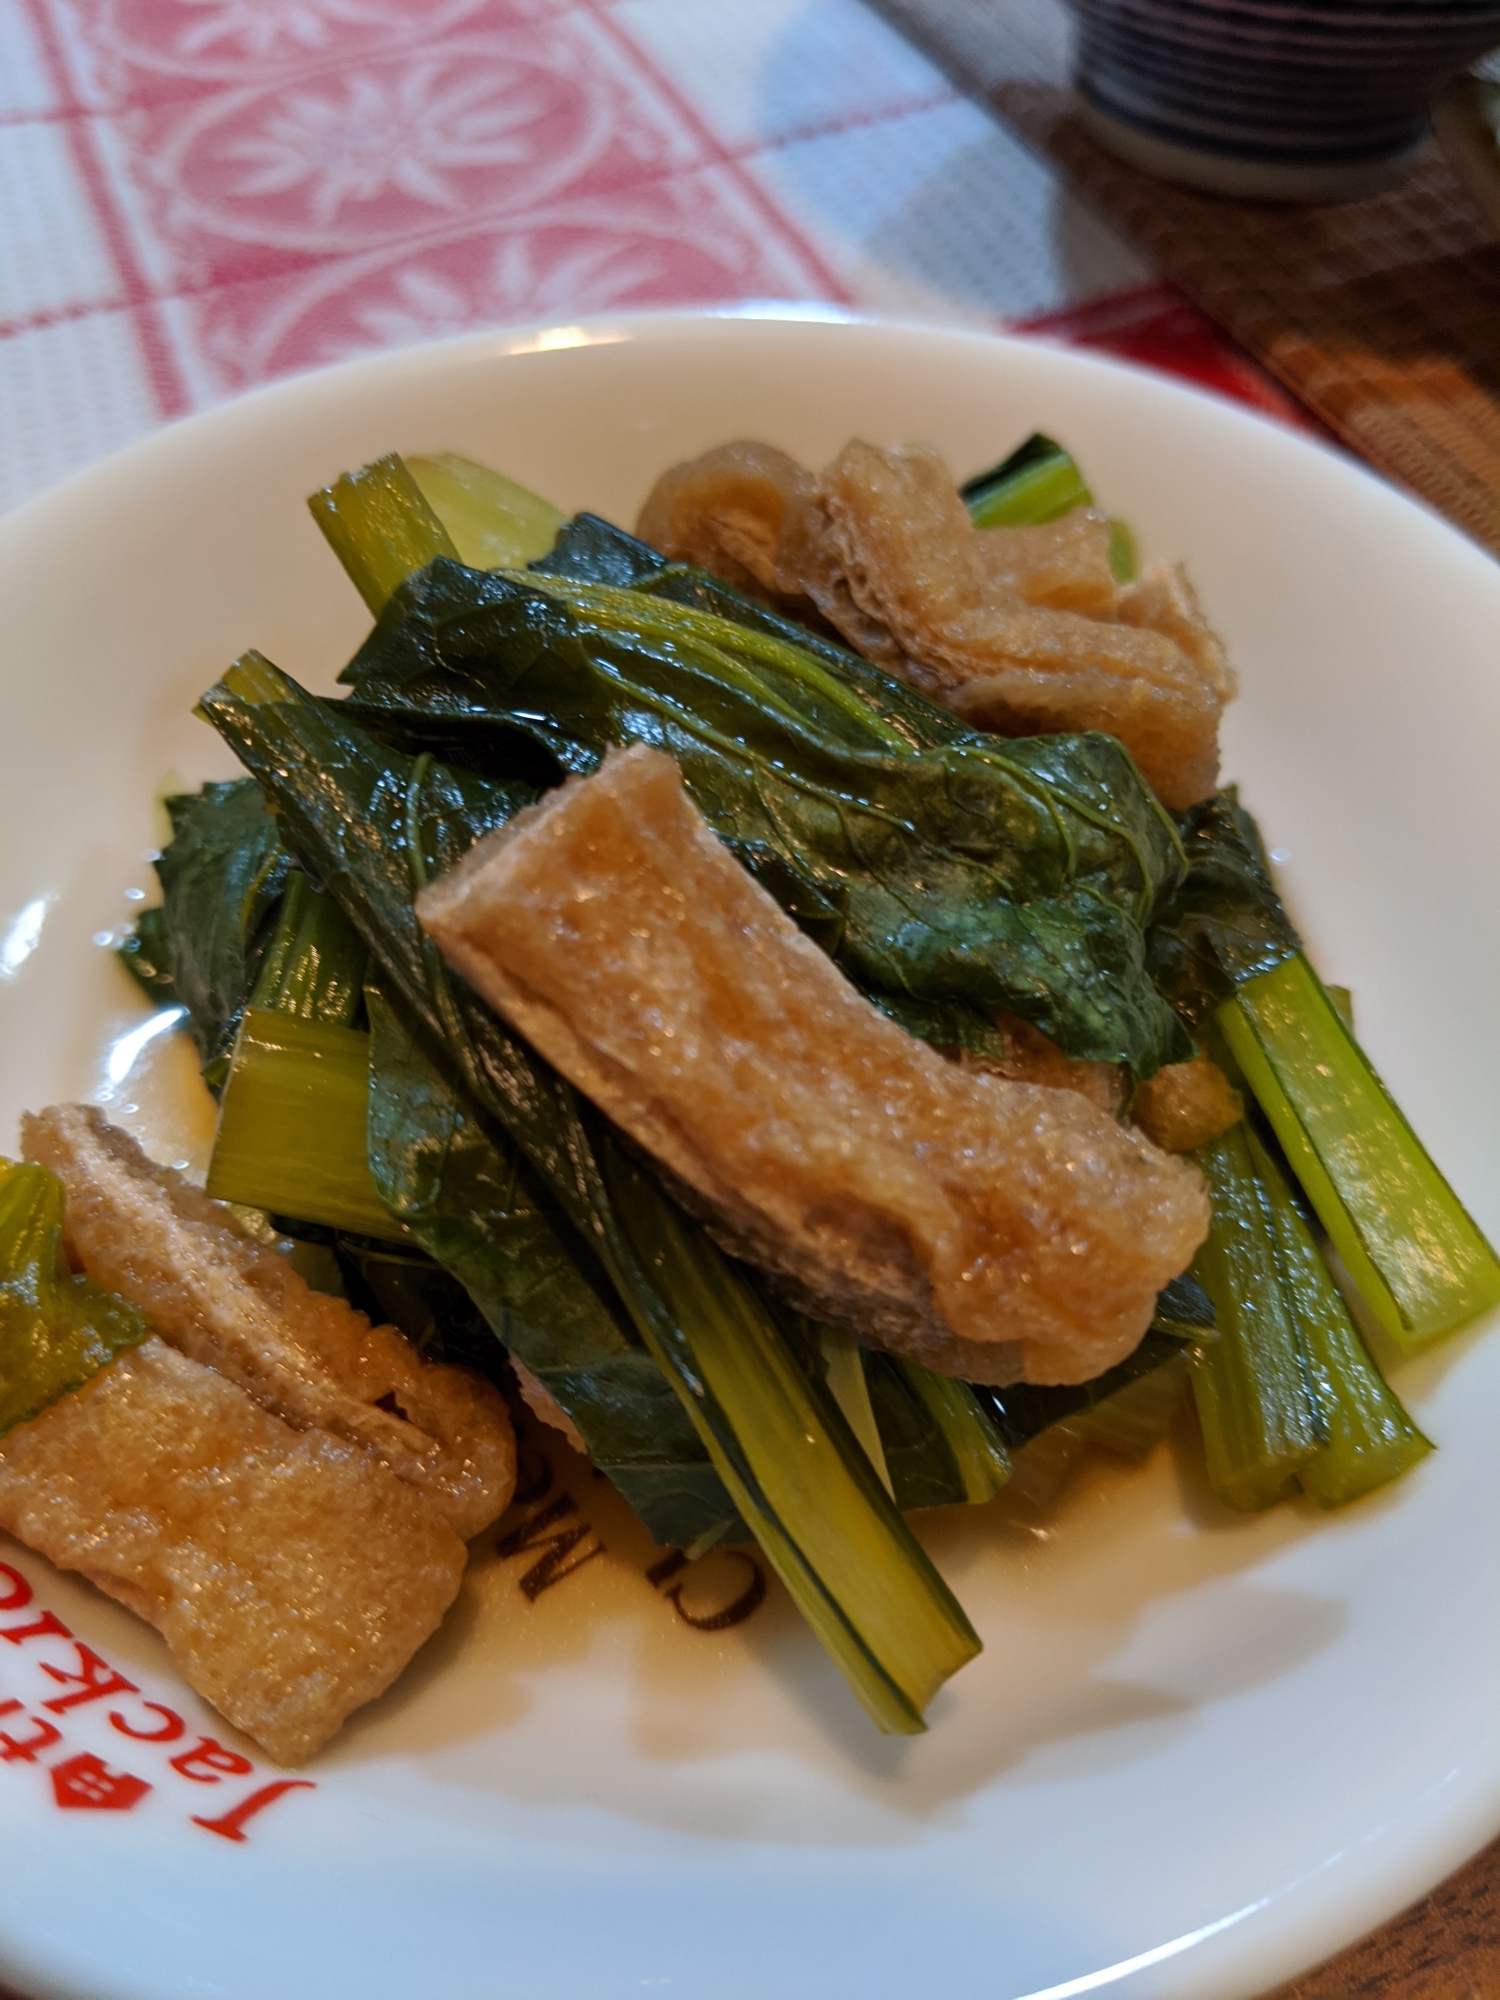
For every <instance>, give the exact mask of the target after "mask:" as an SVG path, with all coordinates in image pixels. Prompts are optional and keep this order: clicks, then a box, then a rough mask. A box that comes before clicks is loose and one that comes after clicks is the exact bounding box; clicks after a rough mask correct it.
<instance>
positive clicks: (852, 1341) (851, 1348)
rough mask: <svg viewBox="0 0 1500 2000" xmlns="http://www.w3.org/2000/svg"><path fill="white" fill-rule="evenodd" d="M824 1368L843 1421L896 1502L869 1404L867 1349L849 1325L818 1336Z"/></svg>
mask: <svg viewBox="0 0 1500 2000" xmlns="http://www.w3.org/2000/svg"><path fill="white" fill-rule="evenodd" d="M818 1340H819V1345H820V1346H821V1348H822V1350H823V1365H824V1368H825V1369H826V1370H827V1374H828V1393H829V1395H830V1396H832V1398H833V1400H834V1401H835V1402H836V1403H837V1404H838V1406H839V1408H840V1409H841V1410H842V1411H843V1413H844V1422H845V1423H846V1424H847V1425H848V1426H849V1428H850V1430H851V1431H853V1433H854V1435H855V1437H857V1438H858V1440H859V1442H860V1446H861V1448H862V1449H863V1451H864V1454H865V1457H866V1458H867V1459H868V1460H869V1461H870V1463H871V1465H873V1466H874V1468H875V1471H876V1474H877V1475H878V1477H879V1479H880V1483H881V1485H882V1486H883V1487H884V1488H885V1490H886V1492H887V1493H889V1494H890V1496H891V1498H892V1499H893V1500H894V1499H895V1497H896V1489H895V1487H894V1486H893V1485H892V1484H891V1470H890V1467H889V1466H888V1465H887V1464H886V1462H885V1447H884V1445H883V1444H882V1443H881V1442H880V1429H879V1426H878V1425H877V1424H876V1422H875V1410H874V1407H873V1405H872V1404H871V1402H870V1385H869V1383H868V1382H866V1380H865V1357H864V1350H863V1349H862V1348H861V1346H860V1344H859V1340H858V1337H857V1336H856V1335H855V1334H854V1333H852V1332H851V1331H850V1329H849V1328H848V1327H847V1326H825V1327H824V1328H823V1329H822V1331H821V1333H820V1334H819V1336H818Z"/></svg>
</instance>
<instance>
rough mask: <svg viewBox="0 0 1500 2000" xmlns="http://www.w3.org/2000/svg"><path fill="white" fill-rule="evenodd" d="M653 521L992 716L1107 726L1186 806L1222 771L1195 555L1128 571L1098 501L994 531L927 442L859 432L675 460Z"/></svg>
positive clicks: (1216, 693) (784, 603) (919, 679)
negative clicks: (800, 455) (812, 454)
mask: <svg viewBox="0 0 1500 2000" xmlns="http://www.w3.org/2000/svg"><path fill="white" fill-rule="evenodd" d="M640 533H641V534H642V536H643V537H644V538H645V539H646V540H647V541H653V542H654V544H655V546H657V547H659V548H661V549H662V551H663V552H664V553H665V554H667V555H672V556H680V557H683V558H685V559H687V560H689V561H695V562H699V563H702V564H703V565H704V566H705V567H706V568H708V569H711V570H713V571H714V572H715V574H717V575H719V576H722V577H724V578H725V579H726V580H727V581H729V582H731V583H734V584H736V585H738V586H739V587H741V588H744V589H747V590H749V591H751V593H752V594H754V595H757V596H760V597H762V598H765V599H767V600H768V601H769V602H772V603H775V604H778V605H779V606H780V607H781V608H782V609H784V610H786V611H788V612H790V613H791V615H792V616H794V617H796V616H806V609H807V607H809V606H811V607H812V609H813V610H814V611H815V613H816V614H817V616H818V617H819V618H820V619H822V620H826V621H827V623H828V624H829V625H831V626H832V627H833V628H834V629H835V630H836V631H837V632H838V633H839V634H840V635H841V636H842V637H843V638H844V639H845V640H846V641H847V642H848V644H849V645H851V646H853V647H854V648H855V649H856V650H857V651H858V652H861V653H863V654H864V655H865V657H866V658H867V659H871V660H874V661H875V662H876V663H877V664H878V665H880V666H883V667H885V668H886V669H887V670H888V671H889V672H891V673H894V674H899V675H900V676H901V677H902V678H903V679H905V680H908V681H910V682H912V683H913V685H914V686H916V687H919V688H920V689H921V690H922V691H923V692H924V693H925V694H928V695H930V696H931V697H932V699H933V700H934V701H938V702H941V703H943V704H944V705H945V706H946V707H948V708H951V709H953V710H955V711H956V712H957V713H958V714H959V715H962V716H964V717H965V718H966V719H967V720H968V721H970V722H972V723H973V724H974V725H975V726H976V727H977V728H981V729H992V730H995V731H998V732H999V733H1000V734H1001V735H1006V736H1035V735H1039V734H1041V733H1043V732H1045V731H1051V730H1080V729H1102V730H1107V731H1108V732H1109V733H1110V734H1111V735H1114V736H1118V737H1119V738H1120V740H1121V742H1123V743H1124V744H1125V746H1126V748H1127V749H1128V750H1129V751H1130V752H1131V754H1132V755H1133V756H1134V758H1135V760H1136V762H1137V763H1138V764H1139V765H1140V767H1141V771H1142V773H1143V774H1144V776H1145V777H1146V779H1147V780H1148V782H1149V783H1150V784H1151V785H1152V786H1154V788H1155V789H1156V791H1157V793H1158V794H1159V796H1160V797H1161V798H1162V799H1163V800H1164V801H1165V802H1166V804H1168V805H1169V806H1172V807H1175V808H1180V807H1184V806H1189V805H1193V804H1195V803H1196V802H1197V801H1198V800H1200V799H1206V798H1209V797H1211V796H1212V794H1213V792H1214V790H1215V788H1216V786H1217V783H1218V768H1219V743H1218V728H1219V717H1220V714H1221V712H1222V710H1223V707H1224V704H1225V703H1226V702H1227V701H1228V700H1230V699H1231V697H1232V696H1233V693H1234V676H1233V674H1232V672H1231V670H1230V668H1229V664H1228V662H1227V660H1226V658H1225V655H1224V648H1223V646H1222V645H1221V644H1220V642H1219V640H1218V638H1217V637H1216V635H1215V634H1214V632H1213V630H1212V629H1211V627H1210V626H1209V625H1208V623H1207V621H1206V620H1205V618H1204V616H1203V613H1202V610H1201V608H1200V607H1199V604H1198V601H1197V599H1196V597H1195V596H1194V595H1193V591H1192V587H1191V585H1190V584H1189V583H1188V581H1187V578H1186V576H1185V575H1184V574H1183V572H1182V571H1181V569H1180V568H1176V567H1169V566H1166V565H1158V566H1156V567H1155V568H1153V569H1151V570H1149V571H1148V572H1147V573H1146V575H1144V576H1143V577H1141V578H1140V579H1139V581H1138V582H1136V583H1134V584H1131V585H1129V586H1128V587H1126V588H1124V589H1122V588H1121V587H1120V586H1119V585H1118V584H1117V583H1116V581H1115V579H1114V576H1113V575H1112V573H1111V570H1110V564H1109V544H1110V531H1109V523H1108V522H1107V521H1106V520H1105V518H1104V516H1103V515H1101V514H1098V513H1095V512H1094V511H1092V510H1091V509H1079V510H1077V511H1075V512H1073V513H1071V514H1067V515H1065V516H1064V517H1063V518H1062V519H1061V520H1058V521H1051V522H1047V523H1046V524H1045V525H1041V526H1037V527H1024V528H987V529H983V530H980V529H976V528H975V526H974V524H973V522H972V521H971V520H970V519H969V514H968V510H967V508H966V507H965V506H964V504H963V500H962V499H961V497H960V495H959V493H958V490H957V488H956V486H955V483H954V479H953V475H952V473H951V472H950V471H949V470H948V468H947V466H946V465H945V464H944V463H943V461H942V459H941V458H940V457H939V456H938V454H937V453H936V452H935V451H932V450H930V449H928V448H927V447H926V446H922V445H901V446H896V447H893V448H890V449H883V448H881V447H879V446H876V445H872V444H867V443H865V442H864V441H863V440H861V439H859V438H855V439H852V440H851V441H850V442H849V443H848V444H847V445H845V447H844V449H843V450H842V451H841V452H840V453H839V454H838V456H837V457H836V458H834V459H833V460H832V461H831V462H830V463H829V464H828V465H826V466H825V467H824V468H823V470H822V471H821V472H820V473H817V474H813V473H810V472H805V471H803V470H802V468H800V467H799V466H797V465H796V463H795V462H794V461H793V460H791V459H789V458H787V457H786V455H785V454H784V453H782V452H778V451H774V450H773V449H772V448H771V447H770V446H766V445H756V444H751V443H744V442H741V443H737V444H733V445H720V446H718V447H716V449H715V450H713V451H709V452H705V453H704V454H703V455H702V457H701V458H698V459H695V460H691V461H689V462H688V463H687V464H685V465H678V466H673V467H672V468H671V469H670V470H669V471H667V472H665V473H663V474H662V477H661V478H660V480H658V482H657V484H656V487H655V488H654V489H653V491H652V493H651V495H650V497H649V498H648V499H647V502H646V505H645V507H644V508H643V509H642V512H641V516H640Z"/></svg>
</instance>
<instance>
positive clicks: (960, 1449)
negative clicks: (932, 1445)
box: [896, 1360, 1011, 1504]
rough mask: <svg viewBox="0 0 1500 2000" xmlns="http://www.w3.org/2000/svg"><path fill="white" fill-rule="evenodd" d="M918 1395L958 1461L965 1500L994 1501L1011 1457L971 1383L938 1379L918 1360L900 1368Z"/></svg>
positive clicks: (1007, 1474) (1008, 1471)
mask: <svg viewBox="0 0 1500 2000" xmlns="http://www.w3.org/2000/svg"><path fill="white" fill-rule="evenodd" d="M896 1365H897V1367H898V1368H899V1369H900V1371H901V1373H902V1375H903V1376H904V1378H905V1380H906V1382H907V1384H908V1385H909V1386H910V1388H911V1390H912V1391H913V1393H914V1394H915V1395H916V1396H918V1397H919V1398H920V1399H921V1401H922V1402H923V1403H924V1404H925V1405H926V1407H927V1409H928V1410H929V1411H930V1412H931V1414H932V1417H933V1420H934V1422H935V1423H936V1424H937V1427H938V1429H939V1430H940V1431H941V1432H942V1434H943V1442H944V1443H945V1444H946V1445H947V1447H948V1449H949V1451H950V1452H951V1454H952V1456H953V1464H954V1467H955V1469H956V1470H957V1472H958V1476H959V1479H960V1481H961V1482H962V1484H963V1489H964V1498H965V1500H967V1501H969V1502H971V1503H975V1504H981V1503H983V1502H984V1501H986V1500H993V1499H994V1497H995V1495H996V1494H997V1493H998V1492H999V1491H1000V1490H1001V1488H1002V1487H1003V1486H1004V1485H1005V1483H1006V1481H1007V1480H1008V1479H1009V1478H1010V1474H1011V1460H1010V1453H1009V1452H1008V1451H1007V1450H1006V1448H1005V1444H1004V1441H1003V1439H1002V1438H1001V1436H1000V1433H999V1431H998V1430H996V1428H995V1426H994V1424H993V1423H991V1421H990V1419H989V1418H988V1417H987V1416H986V1415H985V1413H984V1410H983V1408H982V1407H981V1406H980V1402H979V1398H978V1397H977V1396H976V1395H975V1394H974V1391H973V1390H972V1389H971V1388H970V1387H969V1385H968V1383H967V1382H957V1381H955V1380H954V1379H953V1378H952V1376H950V1375H935V1374H934V1373H933V1372H932V1370H931V1369H930V1368H922V1367H919V1366H918V1364H917V1363H916V1362H915V1361H900V1360H898V1361H897V1363H896Z"/></svg>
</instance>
